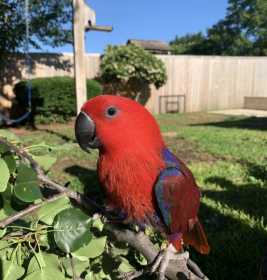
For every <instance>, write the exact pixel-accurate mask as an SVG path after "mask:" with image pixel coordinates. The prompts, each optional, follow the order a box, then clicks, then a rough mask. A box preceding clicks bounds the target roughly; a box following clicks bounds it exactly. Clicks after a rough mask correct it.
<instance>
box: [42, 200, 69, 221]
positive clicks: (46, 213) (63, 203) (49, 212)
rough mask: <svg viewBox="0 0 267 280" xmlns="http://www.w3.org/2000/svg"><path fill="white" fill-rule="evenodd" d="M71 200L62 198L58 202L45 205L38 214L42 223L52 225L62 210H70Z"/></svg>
mask: <svg viewBox="0 0 267 280" xmlns="http://www.w3.org/2000/svg"><path fill="white" fill-rule="evenodd" d="M70 207H71V204H70V200H69V198H68V197H62V198H59V199H57V200H56V201H53V202H50V203H46V204H44V205H43V206H42V207H41V208H40V209H39V210H38V212H37V215H38V218H39V219H40V221H42V222H43V223H45V224H47V225H52V224H53V221H54V218H55V216H56V215H57V214H58V213H59V212H60V211H62V210H64V209H67V208H70Z"/></svg>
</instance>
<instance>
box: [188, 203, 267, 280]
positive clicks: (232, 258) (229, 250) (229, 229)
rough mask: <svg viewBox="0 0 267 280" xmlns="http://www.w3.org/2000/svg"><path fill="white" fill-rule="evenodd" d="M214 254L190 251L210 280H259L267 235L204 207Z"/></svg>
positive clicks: (203, 216) (266, 245) (201, 213)
mask: <svg viewBox="0 0 267 280" xmlns="http://www.w3.org/2000/svg"><path fill="white" fill-rule="evenodd" d="M200 217H201V220H202V221H203V222H204V227H205V230H206V232H207V237H208V240H209V243H210V246H211V253H210V254H209V255H208V256H202V255H199V254H197V253H195V252H194V251H193V250H192V251H191V257H192V259H193V260H195V261H196V263H197V264H198V265H199V266H200V267H201V269H202V270H203V272H204V273H205V274H206V275H207V276H208V278H209V279H213V280H225V279H229V280H240V279H258V276H259V271H260V266H261V263H262V260H263V256H264V253H265V252H266V248H267V234H266V232H265V231H264V230H262V229H261V228H257V227H250V226H249V225H247V224H245V223H243V222H242V221H240V220H238V219H235V218H233V217H230V216H227V215H223V214H221V213H219V212H217V211H216V210H214V209H213V208H211V207H208V206H206V205H201V208H200Z"/></svg>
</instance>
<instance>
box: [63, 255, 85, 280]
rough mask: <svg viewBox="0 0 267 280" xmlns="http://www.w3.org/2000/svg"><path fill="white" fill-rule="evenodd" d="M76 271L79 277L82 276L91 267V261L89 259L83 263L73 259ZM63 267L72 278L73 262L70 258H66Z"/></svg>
mask: <svg viewBox="0 0 267 280" xmlns="http://www.w3.org/2000/svg"><path fill="white" fill-rule="evenodd" d="M72 262H73V265H74V270H75V273H76V275H77V276H80V275H81V274H82V273H83V272H84V271H85V270H86V269H87V268H88V267H89V259H88V258H87V259H86V260H84V261H81V260H79V259H77V258H73V259H72ZM62 265H63V267H64V269H65V271H66V274H67V275H68V276H70V277H72V276H73V271H72V266H71V260H70V258H64V259H63V261H62Z"/></svg>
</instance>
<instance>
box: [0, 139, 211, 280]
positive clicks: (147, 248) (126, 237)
mask: <svg viewBox="0 0 267 280" xmlns="http://www.w3.org/2000/svg"><path fill="white" fill-rule="evenodd" d="M0 144H4V145H6V146H8V147H9V148H10V150H11V151H13V152H15V153H16V154H17V155H19V156H20V157H21V159H22V160H24V161H27V162H28V163H29V164H30V165H31V167H32V168H33V169H34V170H35V171H36V172H37V176H38V179H39V180H40V182H41V183H42V184H43V185H44V187H47V188H49V189H53V190H56V191H57V192H58V193H59V194H58V195H54V196H53V197H51V198H49V199H46V200H45V201H44V202H45V203H49V202H52V201H55V200H56V199H59V198H60V197H63V196H65V195H66V196H68V197H69V198H70V199H72V200H74V201H75V202H76V203H77V204H78V205H79V206H81V207H83V208H85V209H87V210H96V211H97V212H100V213H101V214H103V215H105V216H107V214H108V212H106V211H105V209H103V207H101V206H100V205H98V204H97V203H96V202H95V201H93V200H92V199H89V198H88V197H85V196H84V195H82V194H80V193H77V192H74V191H71V190H69V189H67V188H66V187H64V186H62V185H60V184H58V183H56V182H54V181H53V180H51V179H50V178H48V177H47V176H46V175H45V173H44V171H43V170H42V168H41V167H40V166H39V165H38V163H37V162H36V161H35V160H34V159H33V158H32V157H31V156H30V155H29V154H28V153H27V152H26V151H25V150H24V149H23V148H19V147H17V146H15V145H13V144H11V143H9V142H8V141H6V140H4V139H2V138H0ZM44 202H42V203H39V204H35V205H31V206H29V207H28V208H26V209H24V210H22V211H20V212H18V213H16V214H14V215H12V216H10V217H8V218H6V219H4V220H2V221H0V227H5V226H7V225H8V224H10V223H12V222H14V221H16V220H18V219H20V218H22V217H24V216H26V215H28V214H30V213H32V212H34V211H36V210H37V209H39V208H40V207H41V206H42V205H43V203H44ZM106 228H107V230H108V231H109V232H110V233H111V234H112V235H113V236H114V238H115V239H116V240H117V241H119V242H126V243H128V244H129V245H130V246H132V247H133V248H135V249H136V250H137V251H139V252H140V253H141V254H142V255H143V256H144V257H145V258H146V259H147V260H148V262H149V263H151V262H152V261H153V260H154V259H155V258H156V256H157V255H158V254H159V251H158V250H157V249H156V248H155V246H154V245H153V243H152V242H151V241H150V239H149V237H148V236H146V235H145V234H144V233H143V232H138V233H136V232H134V231H131V230H129V229H126V230H125V229H120V228H118V227H117V226H115V225H113V224H107V225H106ZM188 266H190V269H191V270H189V268H188ZM166 273H167V275H166V276H167V277H168V279H171V280H174V279H190V280H201V279H208V278H207V277H206V276H205V275H204V274H203V273H202V272H201V270H200V269H199V267H198V266H197V265H196V264H195V263H194V262H193V261H192V260H190V259H189V260H188V262H187V261H186V260H177V261H171V262H170V263H169V266H168V268H167V272H166Z"/></svg>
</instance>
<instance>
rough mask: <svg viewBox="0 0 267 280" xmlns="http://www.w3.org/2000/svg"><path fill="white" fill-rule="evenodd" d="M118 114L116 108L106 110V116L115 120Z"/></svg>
mask: <svg viewBox="0 0 267 280" xmlns="http://www.w3.org/2000/svg"><path fill="white" fill-rule="evenodd" d="M117 113H118V109H117V108H116V107H113V106H111V107H108V108H107V110H106V116H107V117H109V118H113V117H115V116H116V115H117Z"/></svg>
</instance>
